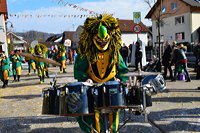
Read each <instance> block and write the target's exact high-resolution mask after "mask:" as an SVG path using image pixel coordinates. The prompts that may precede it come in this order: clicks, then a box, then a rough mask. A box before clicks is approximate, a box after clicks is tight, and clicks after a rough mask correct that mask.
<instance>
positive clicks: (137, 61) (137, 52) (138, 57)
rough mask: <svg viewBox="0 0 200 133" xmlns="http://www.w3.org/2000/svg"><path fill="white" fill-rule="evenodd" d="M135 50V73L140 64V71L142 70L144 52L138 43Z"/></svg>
mask: <svg viewBox="0 0 200 133" xmlns="http://www.w3.org/2000/svg"><path fill="white" fill-rule="evenodd" d="M135 45H136V49H135V71H137V70H138V64H140V69H141V70H142V50H141V49H140V43H139V42H136V43H135Z"/></svg>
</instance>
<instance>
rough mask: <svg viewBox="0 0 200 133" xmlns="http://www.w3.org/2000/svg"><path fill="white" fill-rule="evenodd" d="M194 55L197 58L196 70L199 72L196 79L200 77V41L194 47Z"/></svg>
mask: <svg viewBox="0 0 200 133" xmlns="http://www.w3.org/2000/svg"><path fill="white" fill-rule="evenodd" d="M194 56H195V58H196V61H195V70H196V72H197V75H196V79H200V67H199V65H198V63H199V59H200V42H199V43H198V44H197V45H196V47H195V48H194Z"/></svg>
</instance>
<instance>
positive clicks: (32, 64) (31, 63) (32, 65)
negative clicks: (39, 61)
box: [26, 47, 36, 75]
mask: <svg viewBox="0 0 200 133" xmlns="http://www.w3.org/2000/svg"><path fill="white" fill-rule="evenodd" d="M27 53H30V54H34V48H32V47H29V48H28V51H27ZM26 60H27V62H28V75H30V74H31V69H33V71H34V73H35V72H36V67H35V61H34V60H32V59H28V58H26Z"/></svg>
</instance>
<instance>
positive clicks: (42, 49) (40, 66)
mask: <svg viewBox="0 0 200 133" xmlns="http://www.w3.org/2000/svg"><path fill="white" fill-rule="evenodd" d="M34 50H35V56H36V57H42V58H46V53H47V50H48V49H47V47H46V46H45V45H44V44H41V43H39V44H37V45H36V46H35V48H34ZM36 69H37V72H38V77H39V78H40V81H39V83H40V84H42V83H43V82H44V78H45V76H46V71H45V64H44V62H40V61H37V62H36Z"/></svg>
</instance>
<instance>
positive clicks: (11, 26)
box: [5, 21, 14, 31]
mask: <svg viewBox="0 0 200 133" xmlns="http://www.w3.org/2000/svg"><path fill="white" fill-rule="evenodd" d="M8 23H10V28H14V26H13V24H12V22H10V21H6V22H5V24H6V31H7V30H8V26H7V25H8Z"/></svg>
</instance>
